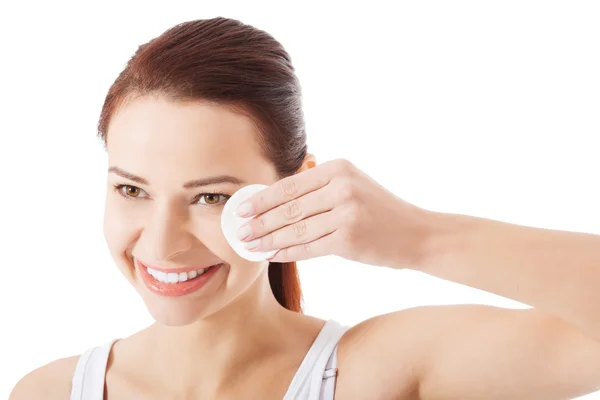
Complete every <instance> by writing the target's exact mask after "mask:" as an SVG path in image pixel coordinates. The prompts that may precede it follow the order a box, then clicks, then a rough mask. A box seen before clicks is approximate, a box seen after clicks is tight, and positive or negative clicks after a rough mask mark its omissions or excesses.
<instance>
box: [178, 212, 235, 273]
mask: <svg viewBox="0 0 600 400" xmlns="http://www.w3.org/2000/svg"><path fill="white" fill-rule="evenodd" d="M194 211H196V212H193V214H192V216H191V218H190V222H191V223H190V227H189V229H190V231H191V234H192V235H194V236H195V237H196V239H197V240H199V241H200V242H201V243H202V244H203V245H204V246H205V247H206V248H207V249H208V250H210V251H211V252H212V253H213V254H214V255H215V256H217V257H218V258H220V259H222V260H223V261H225V262H227V263H228V264H231V263H232V262H234V261H235V256H237V254H236V253H235V252H234V251H233V249H232V248H231V246H229V243H227V240H226V239H225V235H224V234H223V231H222V230H221V211H222V208H220V209H218V210H194Z"/></svg>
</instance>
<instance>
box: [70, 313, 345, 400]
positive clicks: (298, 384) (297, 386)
mask: <svg viewBox="0 0 600 400" xmlns="http://www.w3.org/2000/svg"><path fill="white" fill-rule="evenodd" d="M347 329H348V327H346V326H342V325H340V324H339V323H338V322H337V321H334V320H331V319H330V320H328V321H327V322H326V323H325V325H323V328H322V329H321V331H320V332H319V335H318V336H317V338H316V339H315V341H314V342H313V344H312V346H311V347H310V349H309V350H308V353H306V356H305V357H304V360H302V363H301V364H300V367H299V368H298V371H297V372H296V375H294V378H293V379H292V382H291V383H290V386H289V388H288V390H287V392H286V394H285V396H284V397H283V400H333V392H334V388H335V380H336V377H337V346H338V342H339V340H340V338H341V337H342V335H343V334H344V332H345V331H346V330H347ZM115 341H116V340H112V341H110V342H108V343H106V344H104V345H102V346H98V347H94V348H91V349H89V350H87V351H86V352H85V353H83V354H82V355H81V357H80V358H79V361H78V362H77V366H76V367H75V374H74V375H73V381H72V387H71V400H103V399H104V378H105V375H106V365H107V362H108V356H109V354H110V349H111V347H112V345H113V343H114V342H115Z"/></svg>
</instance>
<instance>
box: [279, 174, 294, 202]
mask: <svg viewBox="0 0 600 400" xmlns="http://www.w3.org/2000/svg"><path fill="white" fill-rule="evenodd" d="M279 187H280V190H281V193H283V195H284V197H286V198H289V197H294V196H295V195H296V193H297V192H298V185H297V184H296V181H295V180H294V179H292V178H284V179H282V180H281V181H279Z"/></svg>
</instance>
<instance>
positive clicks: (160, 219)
mask: <svg viewBox="0 0 600 400" xmlns="http://www.w3.org/2000/svg"><path fill="white" fill-rule="evenodd" d="M189 221H190V218H189V214H188V212H187V211H186V210H184V209H182V208H181V207H178V206H177V205H174V204H156V206H155V210H154V212H153V213H152V215H150V218H149V220H148V221H147V223H146V227H145V229H144V231H143V233H142V238H141V239H142V240H143V242H144V247H146V251H145V252H144V253H145V254H146V255H147V256H150V257H152V259H153V260H154V261H169V260H171V259H173V258H174V257H175V256H176V255H178V254H181V253H184V252H186V251H188V250H190V249H191V248H192V247H193V242H194V236H193V235H192V234H191V232H190V231H189V229H188V224H189Z"/></svg>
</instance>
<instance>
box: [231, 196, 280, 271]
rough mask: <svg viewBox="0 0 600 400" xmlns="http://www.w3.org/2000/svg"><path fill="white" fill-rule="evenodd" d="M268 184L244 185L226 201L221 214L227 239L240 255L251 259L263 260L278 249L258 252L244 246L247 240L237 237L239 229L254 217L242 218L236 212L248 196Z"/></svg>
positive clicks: (271, 255)
mask: <svg viewBox="0 0 600 400" xmlns="http://www.w3.org/2000/svg"><path fill="white" fill-rule="evenodd" d="M267 187H268V186H266V185H248V186H244V187H243V188H241V189H240V190H238V191H237V192H235V193H234V194H233V196H231V197H230V198H229V200H227V203H225V206H224V207H223V213H222V214H221V230H222V231H223V234H224V235H225V239H227V242H228V243H229V245H230V246H231V247H232V248H233V250H235V252H236V253H238V255H239V256H240V257H243V258H245V259H246V260H249V261H263V260H266V259H268V258H271V257H273V256H274V255H275V253H277V251H278V250H271V251H267V252H258V251H250V250H246V248H245V247H244V246H245V244H246V243H247V242H242V241H241V240H239V239H238V238H237V230H238V228H239V227H241V226H242V225H243V224H244V223H246V222H247V221H250V220H251V219H252V218H254V217H250V218H240V217H238V216H237V215H236V214H235V211H236V210H237V208H238V206H239V205H240V204H241V203H242V202H243V201H244V200H246V199H247V198H249V197H250V196H252V195H253V194H255V193H257V192H260V191H261V190H263V189H265V188H267Z"/></svg>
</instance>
